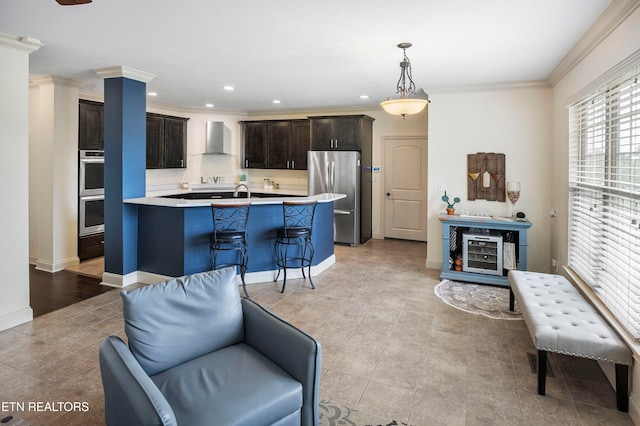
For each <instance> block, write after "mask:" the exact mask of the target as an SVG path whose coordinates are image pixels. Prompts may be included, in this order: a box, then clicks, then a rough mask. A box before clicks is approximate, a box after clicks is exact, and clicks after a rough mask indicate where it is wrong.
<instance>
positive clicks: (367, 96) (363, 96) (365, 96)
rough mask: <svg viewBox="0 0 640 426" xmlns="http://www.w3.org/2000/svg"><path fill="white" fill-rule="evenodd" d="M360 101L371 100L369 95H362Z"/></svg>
mask: <svg viewBox="0 0 640 426" xmlns="http://www.w3.org/2000/svg"><path fill="white" fill-rule="evenodd" d="M360 99H369V95H360Z"/></svg>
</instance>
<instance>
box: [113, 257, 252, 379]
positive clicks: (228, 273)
mask: <svg viewBox="0 0 640 426" xmlns="http://www.w3.org/2000/svg"><path fill="white" fill-rule="evenodd" d="M235 275H236V271H235V269H234V268H225V269H220V270H217V271H209V272H202V273H199V274H194V275H190V276H186V277H180V278H175V279H172V280H170V281H167V282H164V283H160V284H155V285H149V286H145V287H141V288H137V289H135V290H131V291H123V292H122V293H121V295H122V310H123V315H124V319H125V324H124V328H125V333H126V335H127V338H128V340H129V348H130V349H131V352H132V353H133V355H134V357H135V358H136V360H137V361H138V363H140V365H141V366H142V368H143V369H144V371H145V372H146V373H147V374H149V375H150V376H153V375H155V374H158V373H160V372H162V371H165V370H167V369H169V368H172V367H174V366H176V365H179V364H183V363H185V362H187V361H190V360H192V359H194V358H197V357H200V356H202V355H204V354H208V353H210V352H214V351H217V350H218V349H221V348H224V347H226V346H229V345H234V344H236V343H240V342H242V341H243V340H244V323H243V314H242V306H241V304H240V295H239V294H238V288H237V284H236V278H235Z"/></svg>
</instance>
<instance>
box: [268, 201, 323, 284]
mask: <svg viewBox="0 0 640 426" xmlns="http://www.w3.org/2000/svg"><path fill="white" fill-rule="evenodd" d="M282 210H283V213H284V226H283V227H282V228H280V229H278V232H277V238H276V243H275V251H276V264H277V265H278V275H276V278H275V280H274V281H278V278H279V277H280V270H281V269H282V271H283V273H284V281H283V283H282V290H281V291H280V292H281V293H283V292H284V287H285V286H286V285H287V268H300V269H301V270H302V277H303V278H306V276H305V273H304V268H305V267H306V268H308V272H309V283H310V284H311V288H315V286H314V285H313V281H312V280H311V262H312V261H313V244H312V242H311V234H312V231H313V215H314V214H315V210H316V202H315V201H313V202H307V201H305V202H295V201H287V202H283V203H282Z"/></svg>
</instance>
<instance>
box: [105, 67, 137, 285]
mask: <svg viewBox="0 0 640 426" xmlns="http://www.w3.org/2000/svg"><path fill="white" fill-rule="evenodd" d="M146 132H147V127H146V83H143V82H141V81H138V80H132V79H129V78H125V77H117V78H106V79H105V80H104V142H105V147H104V151H105V168H104V169H105V172H104V186H105V203H104V221H105V247H104V251H105V254H104V261H105V265H104V266H105V272H109V273H112V274H118V275H126V274H129V273H131V272H135V271H136V270H137V269H138V211H137V207H136V206H135V205H130V204H129V205H127V204H124V203H123V200H125V199H127V198H135V197H144V196H145V192H146V176H145V168H146Z"/></svg>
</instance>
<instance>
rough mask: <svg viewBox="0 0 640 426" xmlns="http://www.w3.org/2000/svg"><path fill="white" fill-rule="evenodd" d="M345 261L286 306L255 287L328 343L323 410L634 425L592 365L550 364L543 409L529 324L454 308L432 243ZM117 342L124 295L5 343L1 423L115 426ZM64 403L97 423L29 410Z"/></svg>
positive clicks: (415, 419) (267, 289) (258, 296)
mask: <svg viewBox="0 0 640 426" xmlns="http://www.w3.org/2000/svg"><path fill="white" fill-rule="evenodd" d="M335 251H336V258H337V263H336V264H335V265H334V266H332V267H331V268H330V269H329V270H327V271H325V272H324V273H323V274H322V275H321V276H319V277H316V278H314V283H315V285H316V289H315V290H312V289H310V287H309V285H308V283H307V282H305V281H303V280H290V282H288V283H287V290H286V291H285V293H284V294H280V293H279V291H278V288H277V287H276V284H274V283H264V284H256V285H250V286H249V291H250V294H251V296H252V298H253V299H254V300H256V301H258V302H260V303H262V304H263V305H264V306H266V307H268V308H270V309H271V310H273V311H274V312H276V313H277V314H279V315H281V316H282V317H283V318H285V319H287V320H289V321H291V322H292V323H294V324H296V325H297V326H299V327H301V328H303V329H305V330H307V331H308V332H310V333H311V334H313V335H315V336H316V337H317V338H318V339H319V340H320V342H321V343H322V345H323V350H324V357H323V375H322V381H321V389H320V398H321V399H323V400H329V401H332V402H334V403H337V404H341V405H345V406H348V407H351V408H353V409H356V410H359V411H360V412H363V413H367V414H368V415H369V418H374V419H378V418H379V419H380V420H379V421H380V423H381V424H386V422H388V421H389V420H390V419H394V420H396V421H397V422H398V424H411V425H414V426H417V425H499V424H501V425H534V424H535V425H537V424H549V425H603V424H607V425H632V424H633V423H632V421H631V419H630V417H629V416H628V415H627V414H624V413H619V412H618V411H617V410H616V409H615V394H614V392H613V390H612V389H611V387H610V386H609V384H608V383H607V382H606V379H605V378H604V376H603V374H602V373H601V371H600V370H599V368H598V367H597V365H596V364H595V363H594V362H592V361H586V360H580V359H576V358H572V357H564V356H554V355H551V356H550V362H551V366H552V369H553V370H554V372H555V377H554V378H549V379H548V380H547V396H545V397H541V396H538V395H537V394H536V379H535V374H534V373H532V372H531V370H530V367H529V363H528V360H527V353H533V352H534V349H533V346H532V344H531V340H530V337H529V334H528V332H527V330H526V327H525V325H524V323H523V322H522V321H500V320H491V319H487V318H484V317H479V316H475V315H472V314H468V313H465V312H462V311H458V310H456V309H454V308H451V307H449V306H447V305H445V304H444V303H443V302H441V301H440V300H439V299H438V298H437V297H436V296H435V295H434V293H433V288H434V286H435V285H436V284H437V283H438V282H439V279H438V271H435V270H426V269H425V258H426V245H425V244H423V243H414V242H406V241H395V240H372V241H369V242H368V243H367V244H365V245H362V246H359V247H355V248H353V247H344V246H338V247H336V250H335ZM108 334H116V335H120V336H124V333H123V324H122V319H121V306H120V300H119V295H118V291H117V290H114V291H111V292H108V293H105V294H102V295H99V296H96V297H93V298H91V299H87V300H85V301H83V302H80V303H77V304H75V305H73V306H70V307H68V308H64V309H61V310H58V311H55V312H52V313H50V314H46V315H43V316H42V317H39V318H36V319H35V320H34V321H32V322H30V323H27V324H23V325H20V326H18V327H15V328H13V329H10V330H5V331H2V332H0V417H2V416H3V415H6V414H7V413H6V412H7V411H10V410H11V407H10V406H8V405H7V404H12V403H22V404H24V405H25V409H26V410H25V412H21V411H19V410H17V414H18V415H19V416H21V417H23V418H24V419H26V420H27V421H29V422H30V423H31V424H32V425H44V424H46V425H63V424H64V425H93V424H96V425H98V424H103V423H104V421H103V409H104V408H103V401H102V385H101V380H100V372H99V367H98V357H97V353H98V346H99V343H100V341H101V340H102V338H103V337H104V336H106V335H108ZM57 401H61V402H74V401H77V402H87V403H88V411H76V412H65V411H64V409H63V411H58V412H51V411H46V412H43V411H33V410H31V411H29V410H28V408H29V407H28V403H29V402H41V403H45V402H57ZM18 408H19V407H18ZM2 410H4V411H5V412H3V411H2ZM14 410H15V404H14Z"/></svg>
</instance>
